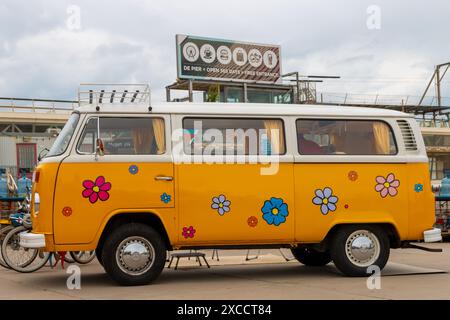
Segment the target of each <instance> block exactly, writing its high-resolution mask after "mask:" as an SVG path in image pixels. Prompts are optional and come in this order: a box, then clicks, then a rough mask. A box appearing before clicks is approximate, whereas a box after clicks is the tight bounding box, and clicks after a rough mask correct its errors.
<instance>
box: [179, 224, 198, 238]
mask: <svg viewBox="0 0 450 320" xmlns="http://www.w3.org/2000/svg"><path fill="white" fill-rule="evenodd" d="M195 231H196V230H195V229H194V227H193V226H190V227H184V228H183V232H182V235H183V237H184V238H185V239H189V238H193V237H194V235H195Z"/></svg>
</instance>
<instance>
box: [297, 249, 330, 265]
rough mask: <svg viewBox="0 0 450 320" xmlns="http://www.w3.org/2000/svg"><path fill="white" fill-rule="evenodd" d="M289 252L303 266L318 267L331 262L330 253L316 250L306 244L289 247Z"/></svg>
mask: <svg viewBox="0 0 450 320" xmlns="http://www.w3.org/2000/svg"><path fill="white" fill-rule="evenodd" d="M291 252H292V254H293V255H294V257H295V259H297V260H298V261H299V262H300V263H302V264H304V265H305V266H311V267H319V266H324V265H326V264H328V263H330V262H331V255H330V253H329V252H328V251H323V252H321V251H318V250H316V249H314V248H311V247H307V246H299V247H296V248H291Z"/></svg>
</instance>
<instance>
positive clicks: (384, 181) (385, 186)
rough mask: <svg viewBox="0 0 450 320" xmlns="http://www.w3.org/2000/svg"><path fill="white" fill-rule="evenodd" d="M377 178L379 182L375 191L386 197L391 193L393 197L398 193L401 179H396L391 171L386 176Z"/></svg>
mask: <svg viewBox="0 0 450 320" xmlns="http://www.w3.org/2000/svg"><path fill="white" fill-rule="evenodd" d="M375 180H376V182H377V185H376V186H375V191H376V192H379V193H380V195H381V197H382V198H386V197H387V195H390V196H391V197H395V196H396V195H397V193H398V191H397V188H398V187H399V186H400V181H399V180H396V179H395V175H394V174H393V173H389V174H388V176H387V177H386V178H384V177H382V176H378V177H376V179H375Z"/></svg>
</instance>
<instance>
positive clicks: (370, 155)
mask: <svg viewBox="0 0 450 320" xmlns="http://www.w3.org/2000/svg"><path fill="white" fill-rule="evenodd" d="M302 120H303V121H305V120H306V121H353V122H355V121H359V122H382V123H384V124H385V125H386V126H387V127H388V128H389V130H390V133H391V135H392V138H393V142H394V145H395V151H396V152H395V153H389V154H376V153H374V154H302V153H300V150H299V145H298V131H297V128H298V127H297V125H298V122H299V121H302ZM294 132H295V136H294V140H295V144H296V147H295V150H296V153H297V155H299V156H301V157H309V156H312V157H318V156H320V157H329V156H331V157H333V158H334V157H339V156H341V157H342V156H345V157H361V156H362V157H373V156H376V157H393V156H398V155H399V153H400V149H399V146H398V142H397V136H396V134H395V131H394V129H393V127H392V126H391V124H389V123H388V122H387V121H385V120H382V119H349V118H316V117H314V118H295V128H294Z"/></svg>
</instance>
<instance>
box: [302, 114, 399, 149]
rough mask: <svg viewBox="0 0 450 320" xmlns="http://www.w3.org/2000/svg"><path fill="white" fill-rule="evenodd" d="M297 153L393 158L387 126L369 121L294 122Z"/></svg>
mask: <svg viewBox="0 0 450 320" xmlns="http://www.w3.org/2000/svg"><path fill="white" fill-rule="evenodd" d="M297 142H298V151H299V153H300V154H303V155H394V154H397V146H396V143H395V140H394V136H393V134H392V130H391V128H390V126H389V125H388V124H386V123H385V122H382V121H370V120H318V119H315V120H304V119H299V120H297Z"/></svg>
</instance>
